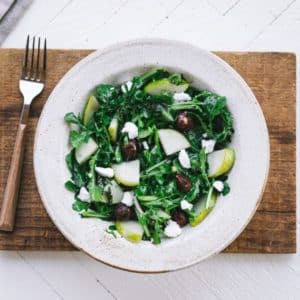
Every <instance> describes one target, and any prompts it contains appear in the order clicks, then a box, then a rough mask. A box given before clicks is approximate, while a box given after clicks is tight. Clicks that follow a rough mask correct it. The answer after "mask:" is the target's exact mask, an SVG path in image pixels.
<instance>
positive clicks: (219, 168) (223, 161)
mask: <svg viewBox="0 0 300 300" xmlns="http://www.w3.org/2000/svg"><path fill="white" fill-rule="evenodd" d="M234 161H235V152H234V150H233V149H232V148H224V149H222V150H218V151H214V152H212V153H210V154H208V156H207V162H208V166H209V169H208V176H209V177H218V176H220V175H222V174H224V173H227V172H228V171H229V170H230V169H231V168H232V166H233V164H234Z"/></svg>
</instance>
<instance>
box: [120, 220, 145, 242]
mask: <svg viewBox="0 0 300 300" xmlns="http://www.w3.org/2000/svg"><path fill="white" fill-rule="evenodd" d="M116 228H117V231H118V232H119V234H120V235H121V236H122V237H124V238H125V239H127V240H128V241H130V242H132V243H138V242H140V241H141V240H142V237H143V233H144V230H143V227H142V226H141V225H140V224H139V223H138V222H136V221H116Z"/></svg>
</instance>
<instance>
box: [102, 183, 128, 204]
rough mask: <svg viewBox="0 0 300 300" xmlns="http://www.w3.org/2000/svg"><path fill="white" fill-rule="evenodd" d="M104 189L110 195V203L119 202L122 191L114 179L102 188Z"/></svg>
mask: <svg viewBox="0 0 300 300" xmlns="http://www.w3.org/2000/svg"><path fill="white" fill-rule="evenodd" d="M104 191H105V192H106V193H108V194H109V195H110V196H111V200H110V203H111V204H117V203H120V202H121V200H122V198H123V194H124V192H123V190H122V188H121V187H120V186H119V185H118V184H117V183H116V181H115V180H112V181H111V182H110V183H109V184H108V185H107V186H106V187H105V188H104Z"/></svg>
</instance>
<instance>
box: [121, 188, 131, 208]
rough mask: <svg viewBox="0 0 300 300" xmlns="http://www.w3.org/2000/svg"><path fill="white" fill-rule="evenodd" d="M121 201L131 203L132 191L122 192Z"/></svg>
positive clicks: (128, 204)
mask: <svg viewBox="0 0 300 300" xmlns="http://www.w3.org/2000/svg"><path fill="white" fill-rule="evenodd" d="M121 202H122V203H123V204H125V205H127V206H129V207H130V206H132V205H133V192H124V194H123V198H122V200H121Z"/></svg>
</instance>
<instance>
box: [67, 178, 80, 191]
mask: <svg viewBox="0 0 300 300" xmlns="http://www.w3.org/2000/svg"><path fill="white" fill-rule="evenodd" d="M65 187H66V188H67V189H68V190H69V191H71V192H74V193H77V192H78V191H79V187H78V186H77V185H76V184H74V183H73V182H72V181H71V180H68V181H66V182H65Z"/></svg>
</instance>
